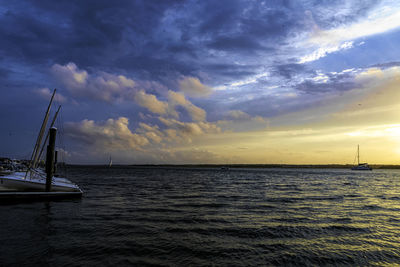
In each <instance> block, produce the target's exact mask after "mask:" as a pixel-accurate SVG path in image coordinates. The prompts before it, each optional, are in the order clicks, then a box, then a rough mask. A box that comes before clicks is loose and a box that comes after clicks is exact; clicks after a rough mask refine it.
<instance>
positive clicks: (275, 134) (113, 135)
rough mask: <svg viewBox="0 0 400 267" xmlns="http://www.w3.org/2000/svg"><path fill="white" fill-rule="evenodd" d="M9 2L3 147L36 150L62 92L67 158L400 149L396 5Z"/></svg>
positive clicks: (399, 12)
mask: <svg viewBox="0 0 400 267" xmlns="http://www.w3.org/2000/svg"><path fill="white" fill-rule="evenodd" d="M0 3H1V5H0V35H1V40H0V59H1V61H0V88H1V98H0V114H1V121H2V126H1V132H0V152H1V154H2V155H4V156H9V157H25V158H26V157H29V154H30V153H31V150H32V147H33V144H34V142H35V138H36V134H37V131H38V130H39V128H40V122H41V119H42V117H43V115H44V112H45V109H46V105H47V102H48V100H49V98H50V95H51V91H52V90H53V88H57V97H56V100H57V101H56V102H57V104H61V105H62V116H61V118H60V120H59V126H58V127H59V128H60V130H62V137H61V139H62V141H63V145H60V147H62V149H63V151H64V156H65V160H66V161H68V162H71V163H103V162H106V161H107V159H108V158H109V156H110V155H112V156H113V159H114V162H116V163H124V164H129V163H132V164H134V163H278V162H283V163H351V162H352V160H353V152H354V151H355V147H356V145H357V143H361V145H362V147H363V148H364V149H365V151H366V154H367V155H370V156H369V158H368V159H369V160H370V161H372V162H375V163H395V162H396V157H398V156H399V153H400V146H399V145H400V143H399V142H400V137H399V136H398V133H399V132H400V130H399V129H400V124H398V123H399V122H398V120H397V119H396V116H397V115H400V114H398V113H399V112H398V110H397V107H398V106H397V102H395V101H394V99H395V98H396V96H398V93H397V84H398V81H399V72H400V71H399V65H400V47H399V45H398V44H399V41H400V40H399V39H400V4H399V3H398V2H396V1H345V0H343V1H255V0H254V1H251V0H246V1H244V0H243V1H236V0H229V1H223V0H222V1H33V2H32V1H0ZM371 99H376V101H371ZM53 111H55V108H53ZM350 122H351V123H350ZM332 134H334V137H332ZM388 149H390V151H389V153H388V151H387V150H388ZM385 150H386V151H385ZM383 155H386V156H383Z"/></svg>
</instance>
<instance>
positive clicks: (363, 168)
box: [351, 145, 372, 171]
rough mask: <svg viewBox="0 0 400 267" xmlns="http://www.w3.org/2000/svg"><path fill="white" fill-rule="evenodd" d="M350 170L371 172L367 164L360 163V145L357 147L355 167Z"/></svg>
mask: <svg viewBox="0 0 400 267" xmlns="http://www.w3.org/2000/svg"><path fill="white" fill-rule="evenodd" d="M351 169H352V170H353V171H372V168H371V167H370V166H369V165H368V163H360V145H357V165H356V166H354V167H353V168H351Z"/></svg>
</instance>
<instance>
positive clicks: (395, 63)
mask: <svg viewBox="0 0 400 267" xmlns="http://www.w3.org/2000/svg"><path fill="white" fill-rule="evenodd" d="M397 66H400V62H399V61H395V62H386V63H380V64H374V65H371V66H370V67H371V68H382V69H387V68H391V67H397Z"/></svg>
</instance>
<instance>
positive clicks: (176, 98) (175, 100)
mask: <svg viewBox="0 0 400 267" xmlns="http://www.w3.org/2000/svg"><path fill="white" fill-rule="evenodd" d="M168 99H169V101H170V103H171V104H172V105H174V106H176V105H179V106H182V107H184V108H185V109H186V110H187V112H188V113H189V115H190V116H191V117H192V120H194V121H205V120H206V111H205V110H204V109H201V108H199V107H197V106H195V105H193V103H192V102H190V101H189V100H187V99H186V98H185V96H184V95H183V94H182V93H177V92H174V91H171V90H170V91H168Z"/></svg>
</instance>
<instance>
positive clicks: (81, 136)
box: [65, 117, 149, 151]
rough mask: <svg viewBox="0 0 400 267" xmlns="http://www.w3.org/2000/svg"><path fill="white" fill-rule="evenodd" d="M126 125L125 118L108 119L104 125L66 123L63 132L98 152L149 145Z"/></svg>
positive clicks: (90, 122) (86, 121)
mask: <svg viewBox="0 0 400 267" xmlns="http://www.w3.org/2000/svg"><path fill="white" fill-rule="evenodd" d="M128 125H129V120H128V119H127V118H125V117H120V118H118V119H116V120H114V119H108V120H107V121H106V122H104V123H96V122H94V121H93V120H83V121H81V122H78V123H75V122H68V123H66V125H65V132H66V134H67V136H69V137H71V138H73V139H75V140H78V141H80V142H82V143H84V144H86V145H89V146H91V147H94V148H95V149H98V150H99V151H102V150H104V149H106V150H110V151H114V150H129V149H140V148H141V147H143V146H145V145H147V144H149V140H148V139H147V138H146V137H145V136H143V135H140V134H136V133H133V132H131V130H130V129H129V128H128Z"/></svg>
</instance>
